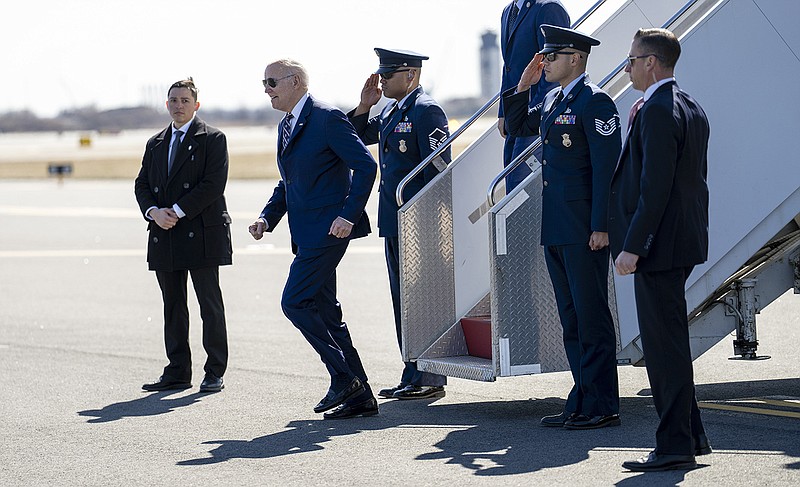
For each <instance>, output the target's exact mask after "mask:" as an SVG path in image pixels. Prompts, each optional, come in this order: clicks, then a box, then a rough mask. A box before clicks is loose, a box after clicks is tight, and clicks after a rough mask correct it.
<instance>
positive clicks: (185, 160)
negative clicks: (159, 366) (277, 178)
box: [135, 78, 233, 392]
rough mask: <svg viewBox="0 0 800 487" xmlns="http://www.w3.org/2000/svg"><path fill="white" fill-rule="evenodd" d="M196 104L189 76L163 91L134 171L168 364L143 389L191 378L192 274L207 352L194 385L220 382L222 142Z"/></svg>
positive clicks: (225, 231)
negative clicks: (156, 122) (160, 115)
mask: <svg viewBox="0 0 800 487" xmlns="http://www.w3.org/2000/svg"><path fill="white" fill-rule="evenodd" d="M198 108H200V103H199V102H198V101H197V88H196V87H195V85H194V82H193V81H192V79H191V78H189V79H186V80H182V81H178V82H176V83H174V84H173V85H172V86H171V87H170V89H169V91H168V99H167V110H169V114H170V116H171V117H172V123H171V124H170V126H169V127H167V128H166V129H164V130H162V131H161V132H159V133H158V134H156V135H155V136H153V137H152V138H151V139H150V140H149V141H147V146H146V148H145V151H144V157H143V158H142V168H141V170H140V171H139V176H138V177H137V178H136V184H135V193H136V200H137V201H138V203H139V208H140V209H141V211H142V214H143V215H144V217H145V220H147V222H148V230H149V238H148V243H147V262H148V265H149V267H150V270H153V271H155V272H156V277H157V278H158V284H159V286H160V287H161V294H162V297H163V300H164V342H165V345H166V349H167V358H168V359H169V364H168V365H167V366H166V367H165V368H164V373H163V374H162V375H161V378H160V379H159V380H158V381H156V382H154V383H151V384H145V385H144V386H142V388H143V389H144V390H146V391H162V390H169V389H187V388H189V387H191V386H192V384H191V377H192V361H191V350H190V348H189V309H188V308H187V304H186V300H187V295H186V282H187V277H188V274H191V275H192V284H193V285H194V290H195V294H196V295H197V301H198V302H199V304H200V316H201V318H202V320H203V347H204V348H205V350H206V353H207V354H208V358H207V359H206V363H205V367H204V370H205V377H204V378H203V382H202V383H201V384H200V392H219V391H221V390H222V388H223V387H224V386H223V381H222V376H223V375H224V374H225V369H226V368H227V364H228V341H227V332H226V326H225V308H224V305H223V302H222V292H221V291H220V287H219V266H221V265H230V264H231V263H232V257H231V256H232V252H233V251H232V248H231V232H230V223H231V219H230V216H228V209H227V207H226V205H225V196H224V194H223V193H224V191H225V184H226V183H227V181H228V146H227V142H226V140H225V134H223V133H222V132H220V131H219V130H217V129H215V128H214V127H211V126H210V125H206V123H205V122H203V121H202V120H200V119H199V118H197V117H196V116H195V112H197V109H198Z"/></svg>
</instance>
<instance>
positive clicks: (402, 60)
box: [375, 47, 429, 74]
mask: <svg viewBox="0 0 800 487" xmlns="http://www.w3.org/2000/svg"><path fill="white" fill-rule="evenodd" d="M375 54H377V55H378V58H379V59H380V64H379V65H378V70H377V71H375V74H383V73H391V72H393V71H397V70H398V69H403V68H419V67H422V61H424V60H426V59H429V58H428V56H424V55H422V54H419V53H417V52H413V51H404V50H401V49H382V48H380V47H376V48H375Z"/></svg>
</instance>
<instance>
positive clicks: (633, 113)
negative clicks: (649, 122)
mask: <svg viewBox="0 0 800 487" xmlns="http://www.w3.org/2000/svg"><path fill="white" fill-rule="evenodd" d="M642 105H644V98H639V99H638V100H636V101H635V102H633V106H631V111H630V112H628V130H630V129H631V125H633V119H634V118H636V114H637V113H639V109H640V108H642Z"/></svg>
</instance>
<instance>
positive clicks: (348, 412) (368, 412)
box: [323, 397, 378, 419]
mask: <svg viewBox="0 0 800 487" xmlns="http://www.w3.org/2000/svg"><path fill="white" fill-rule="evenodd" d="M377 414H378V401H376V400H375V398H374V397H370V398H368V399H366V400H364V401H359V402H355V401H346V402H344V403H342V404H340V405H339V407H337V408H336V409H334V410H333V411H330V412H328V413H325V414H324V416H323V417H324V418H325V419H347V418H355V417H358V416H364V417H366V416H375V415H377Z"/></svg>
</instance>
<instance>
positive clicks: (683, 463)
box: [622, 451, 697, 472]
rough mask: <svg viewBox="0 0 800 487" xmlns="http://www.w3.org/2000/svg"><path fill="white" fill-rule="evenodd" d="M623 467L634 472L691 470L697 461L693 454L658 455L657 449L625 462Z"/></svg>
mask: <svg viewBox="0 0 800 487" xmlns="http://www.w3.org/2000/svg"><path fill="white" fill-rule="evenodd" d="M622 467H623V468H627V469H628V470H632V471H634V472H660V471H662V470H691V469H693V468H696V467H697V462H695V461H694V457H693V456H691V455H657V454H656V452H655V451H651V452H650V454H649V455H647V456H646V457H642V458H640V459H638V460H631V461H628V462H624V463H623V464H622Z"/></svg>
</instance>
